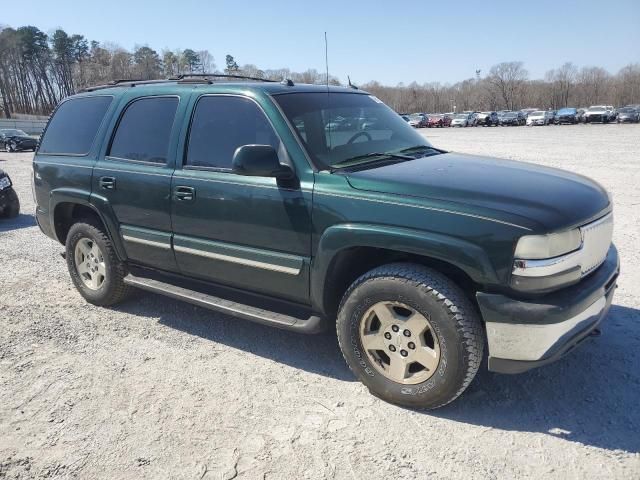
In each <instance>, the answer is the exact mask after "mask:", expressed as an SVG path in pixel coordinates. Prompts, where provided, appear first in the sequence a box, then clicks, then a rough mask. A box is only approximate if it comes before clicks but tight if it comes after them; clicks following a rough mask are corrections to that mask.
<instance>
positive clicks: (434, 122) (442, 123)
mask: <svg viewBox="0 0 640 480" xmlns="http://www.w3.org/2000/svg"><path fill="white" fill-rule="evenodd" d="M427 126H428V127H450V126H451V118H450V117H449V116H447V115H443V114H441V113H435V114H429V123H428V125H427Z"/></svg>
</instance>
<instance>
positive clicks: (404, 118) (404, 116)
mask: <svg viewBox="0 0 640 480" xmlns="http://www.w3.org/2000/svg"><path fill="white" fill-rule="evenodd" d="M400 116H401V117H402V119H403V120H404V121H405V122H407V123H409V122H410V121H411V119H410V118H409V115H400Z"/></svg>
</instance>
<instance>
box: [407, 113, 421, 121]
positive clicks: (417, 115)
mask: <svg viewBox="0 0 640 480" xmlns="http://www.w3.org/2000/svg"><path fill="white" fill-rule="evenodd" d="M409 118H410V119H411V120H418V121H419V120H422V119H423V118H424V117H423V116H422V115H419V114H417V113H414V114H413V115H409Z"/></svg>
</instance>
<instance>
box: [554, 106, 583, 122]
mask: <svg viewBox="0 0 640 480" xmlns="http://www.w3.org/2000/svg"><path fill="white" fill-rule="evenodd" d="M553 120H554V123H555V124H556V125H561V124H563V123H570V124H572V125H575V124H576V123H578V122H579V121H580V120H579V117H578V109H576V108H561V109H560V110H558V112H557V113H556V115H555V118H554V119H553Z"/></svg>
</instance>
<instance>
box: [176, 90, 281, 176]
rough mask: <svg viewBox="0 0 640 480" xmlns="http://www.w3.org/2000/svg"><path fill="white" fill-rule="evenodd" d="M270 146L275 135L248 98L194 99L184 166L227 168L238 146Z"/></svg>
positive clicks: (257, 108)
mask: <svg viewBox="0 0 640 480" xmlns="http://www.w3.org/2000/svg"><path fill="white" fill-rule="evenodd" d="M251 144H259V145H271V146H272V147H274V148H275V149H276V150H277V149H278V146H279V144H280V140H279V139H278V136H277V135H276V133H275V132H274V131H273V128H272V127H271V124H270V123H269V121H268V120H267V118H266V117H265V116H264V113H262V110H260V108H259V107H258V106H257V105H256V104H255V103H254V102H253V101H252V100H249V99H248V98H242V97H225V96H218V97H216V96H211V97H202V98H200V100H198V103H197V105H196V109H195V112H194V114H193V120H192V122H191V129H190V132H189V144H188V147H187V160H186V164H187V165H191V166H199V167H211V168H222V169H230V168H231V166H232V162H231V161H232V160H233V154H234V152H235V151H236V149H237V148H238V147H241V146H242V145H251Z"/></svg>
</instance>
